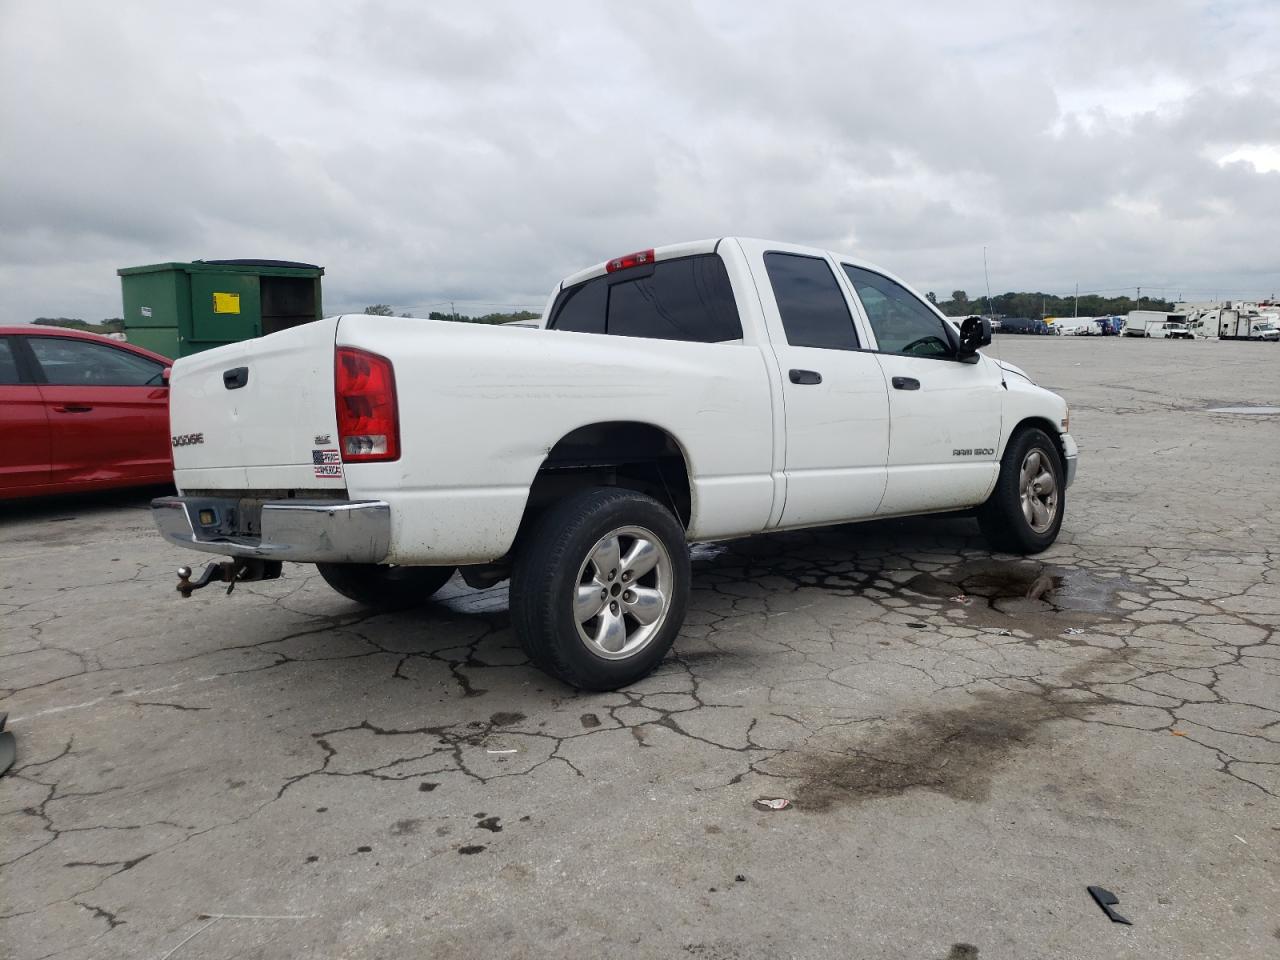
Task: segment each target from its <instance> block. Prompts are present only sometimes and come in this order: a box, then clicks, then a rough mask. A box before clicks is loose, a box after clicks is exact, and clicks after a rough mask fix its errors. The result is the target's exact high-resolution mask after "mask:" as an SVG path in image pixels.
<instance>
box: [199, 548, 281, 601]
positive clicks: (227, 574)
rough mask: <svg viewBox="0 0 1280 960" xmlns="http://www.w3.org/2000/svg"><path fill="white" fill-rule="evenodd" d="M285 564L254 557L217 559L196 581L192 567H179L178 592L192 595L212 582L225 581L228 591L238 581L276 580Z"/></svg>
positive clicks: (229, 591)
mask: <svg viewBox="0 0 1280 960" xmlns="http://www.w3.org/2000/svg"><path fill="white" fill-rule="evenodd" d="M283 568H284V564H283V563H281V562H280V561H279V560H259V559H256V558H253V557H233V558H231V559H230V560H223V561H221V562H217V561H215V562H214V563H211V564H209V565H208V566H207V567H205V568H204V572H203V573H201V574H200V576H199V577H198V578H196V579H195V580H194V581H193V580H192V579H191V568H190V567H179V568H178V592H179V593H180V594H182V595H183V596H184V597H190V596H191V594H192V593H193V592H195V591H196V590H203V589H204V588H205V587H207V586H208V585H209V584H211V583H225V584H226V585H227V593H228V594H230V593H231V591H232V590H234V589H235V588H236V584H237V583H252V582H253V581H255V580H275V579H277V578H278V577H279V576H280V571H281V570H282V569H283Z"/></svg>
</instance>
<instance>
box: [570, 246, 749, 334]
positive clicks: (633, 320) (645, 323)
mask: <svg viewBox="0 0 1280 960" xmlns="http://www.w3.org/2000/svg"><path fill="white" fill-rule="evenodd" d="M547 328H548V329H552V330H570V331H574V332H577V333H608V334H612V335H614V336H620V337H644V338H648V339H652V340H682V341H685V342H688V343H725V342H730V341H736V340H741V339H742V321H741V319H740V318H739V316H738V304H737V301H736V300H735V299H734V296H733V288H732V286H731V285H730V283H729V274H728V272H727V271H726V270H725V267H724V262H723V261H722V260H721V259H720V257H719V256H718V255H716V254H714V253H708V254H699V255H697V256H692V257H678V258H676V259H673V260H659V261H658V262H657V263H653V264H649V265H645V266H639V267H630V268H627V269H625V270H620V271H618V272H617V273H611V274H605V275H604V276H603V277H595V278H593V279H591V280H587V281H584V282H583V283H579V284H575V285H574V286H572V287H569V288H568V289H566V290H564V291H562V292H561V293H560V295H559V297H557V298H556V302H555V304H554V306H553V307H552V310H551V318H550V320H549V321H548V323H547Z"/></svg>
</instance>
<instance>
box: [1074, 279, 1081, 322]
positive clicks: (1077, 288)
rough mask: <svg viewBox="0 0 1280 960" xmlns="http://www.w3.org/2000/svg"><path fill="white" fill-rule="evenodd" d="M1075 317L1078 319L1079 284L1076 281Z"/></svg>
mask: <svg viewBox="0 0 1280 960" xmlns="http://www.w3.org/2000/svg"><path fill="white" fill-rule="evenodd" d="M1075 319H1077V320H1079V319H1080V284H1079V283H1076V314H1075Z"/></svg>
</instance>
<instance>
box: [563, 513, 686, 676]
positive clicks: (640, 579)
mask: <svg viewBox="0 0 1280 960" xmlns="http://www.w3.org/2000/svg"><path fill="white" fill-rule="evenodd" d="M673 580H674V576H673V568H672V565H671V556H670V554H668V553H667V548H666V547H664V546H663V545H662V541H661V540H659V539H658V538H657V537H656V536H654V534H653V532H652V531H651V530H646V529H645V528H644V527H619V528H618V529H617V530H612V531H610V532H609V533H607V534H605V535H604V536H603V537H601V538H600V539H599V540H598V541H596V545H595V546H594V547H592V548H591V551H590V552H589V553H588V554H587V558H586V559H585V560H583V561H582V566H581V567H579V568H578V579H577V581H576V583H575V586H574V590H575V593H574V596H573V598H572V601H571V602H572V604H573V621H574V623H575V624H577V627H578V636H579V637H580V638H581V639H582V642H583V643H584V644H586V645H587V649H588V650H590V651H591V652H592V653H594V654H595V655H596V656H598V657H603V658H604V659H606V660H625V659H626V658H628V657H633V656H635V655H636V654H637V653H639V652H640V651H641V650H643V649H644V648H645V647H647V646H648V645H649V643H650V642H651V641H652V640H653V638H654V637H655V636H657V635H658V631H659V630H661V629H662V625H663V624H664V623H665V622H666V619H667V613H668V612H669V611H670V610H671V594H672V586H673Z"/></svg>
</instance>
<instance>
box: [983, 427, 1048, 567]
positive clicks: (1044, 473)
mask: <svg viewBox="0 0 1280 960" xmlns="http://www.w3.org/2000/svg"><path fill="white" fill-rule="evenodd" d="M1065 474H1066V471H1065V470H1063V466H1062V456H1061V454H1060V453H1059V452H1058V447H1057V444H1055V443H1054V442H1053V440H1051V439H1050V438H1049V435H1048V434H1047V433H1045V432H1044V431H1043V430H1039V429H1037V428H1035V427H1029V428H1027V429H1025V430H1022V431H1021V432H1019V433H1016V434H1014V435H1013V437H1012V438H1010V440H1009V445H1008V446H1007V447H1006V448H1005V452H1004V457H1003V458H1002V459H1001V461H1000V476H999V478H997V480H996V487H995V489H994V490H993V491H992V492H991V496H990V497H988V498H987V502H986V503H984V504H983V505H982V506H981V507H979V508H978V525H979V526H980V527H981V528H982V532H983V534H984V535H985V536H986V538H987V539H988V540H989V541H991V545H992V546H993V547H995V548H996V549H997V550H1003V551H1005V552H1007V553H1040V552H1041V551H1042V550H1047V549H1048V548H1049V547H1050V546H1051V545H1052V544H1053V541H1055V540H1057V539H1058V531H1059V530H1060V529H1061V528H1062V517H1063V514H1064V513H1065V511H1066V508H1067V491H1066V487H1065V486H1064V481H1065Z"/></svg>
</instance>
